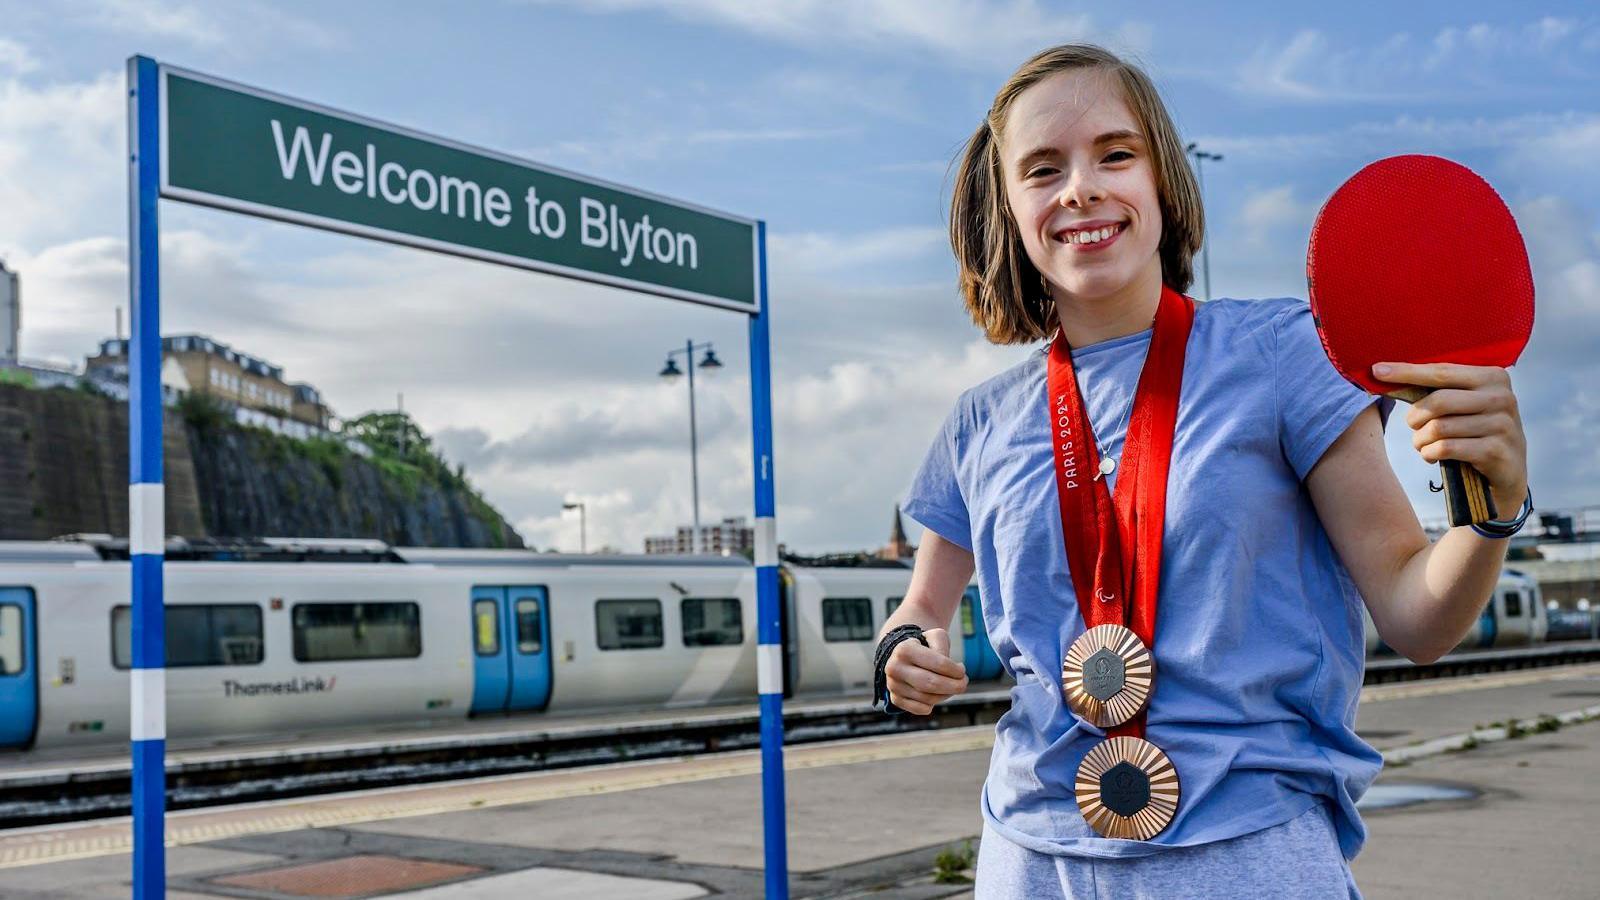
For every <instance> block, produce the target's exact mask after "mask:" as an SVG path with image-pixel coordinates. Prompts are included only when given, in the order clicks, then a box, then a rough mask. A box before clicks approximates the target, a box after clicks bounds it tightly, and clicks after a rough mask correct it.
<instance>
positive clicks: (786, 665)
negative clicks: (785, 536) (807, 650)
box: [778, 566, 800, 700]
mask: <svg viewBox="0 0 1600 900" xmlns="http://www.w3.org/2000/svg"><path fill="white" fill-rule="evenodd" d="M794 595H795V583H794V576H793V575H791V574H790V573H789V570H788V569H786V568H783V567H782V566H780V567H779V568H778V640H779V643H781V644H782V645H783V697H784V699H785V700H787V699H789V698H790V697H793V696H794V686H795V685H797V684H799V683H800V644H799V642H798V641H797V640H796V639H795V635H797V634H799V633H800V630H799V629H798V628H796V627H795V623H794V616H795V605H796V604H795V602H794Z"/></svg>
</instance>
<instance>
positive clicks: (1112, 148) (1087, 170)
mask: <svg viewBox="0 0 1600 900" xmlns="http://www.w3.org/2000/svg"><path fill="white" fill-rule="evenodd" d="M1001 137H1002V140H1001V144H1000V146H1001V150H1000V163H1001V166H1002V168H1003V170H1004V177H1005V188H1006V198H1007V200H1008V202H1009V204H1010V207H1011V214H1012V216H1013V217H1014V218H1015V220H1016V224H1017V230H1018V231H1019V232H1021V234H1022V245H1023V247H1024V248H1025V249H1026V250H1027V252H1028V259H1030V260H1032V262H1033V265H1034V267H1035V268H1037V269H1038V270H1039V271H1040V272H1041V273H1043V274H1044V276H1045V278H1046V279H1047V280H1048V281H1049V282H1050V286H1051V293H1052V294H1053V295H1054V296H1056V297H1057V298H1060V297H1061V296H1062V293H1063V292H1065V293H1066V294H1067V295H1069V296H1071V297H1072V298H1074V299H1079V300H1096V299H1104V298H1108V297H1115V296H1117V295H1119V294H1120V293H1122V292H1123V291H1125V290H1128V289H1129V288H1130V286H1133V285H1136V284H1144V283H1146V282H1147V281H1151V280H1153V281H1154V283H1156V284H1159V283H1160V280H1161V259H1160V256H1159V255H1158V248H1159V246H1160V243H1161V204H1160V200H1159V197H1158V195H1157V192H1156V178H1155V169H1154V166H1153V163H1152V160H1151V158H1150V151H1149V147H1148V145H1147V144H1146V141H1145V136H1144V134H1143V131H1142V129H1141V128H1140V127H1139V122H1138V119H1137V118H1135V117H1134V115H1133V112H1132V110H1130V109H1129V108H1128V104H1127V103H1126V102H1125V101H1124V100H1123V96H1122V91H1121V89H1120V87H1119V86H1118V84H1117V82H1116V80H1115V78H1114V77H1112V76H1110V75H1109V73H1105V72H1102V71H1099V70H1094V69H1078V70H1073V71H1068V72H1059V73H1057V74H1055V75H1051V76H1049V77H1048V78H1045V79H1044V80H1043V81H1040V82H1039V83H1037V84H1035V85H1033V86H1032V87H1030V88H1028V89H1027V90H1025V91H1023V92H1022V93H1021V94H1019V95H1018V96H1017V98H1016V100H1014V101H1012V104H1011V110H1010V112H1009V113H1008V114H1007V118H1006V125H1005V133H1004V134H1003V135H1002V136H1001ZM1152 268H1153V269H1154V272H1153V277H1152V271H1151V270H1152Z"/></svg>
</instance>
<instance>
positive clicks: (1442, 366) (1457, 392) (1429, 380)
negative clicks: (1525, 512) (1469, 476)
mask: <svg viewBox="0 0 1600 900" xmlns="http://www.w3.org/2000/svg"><path fill="white" fill-rule="evenodd" d="M1372 374H1373V375H1374V376H1376V377H1377V378H1381V379H1383V380H1384V381H1387V382H1389V383H1390V384H1394V385H1408V384H1414V385H1418V386H1420V387H1425V388H1429V389H1431V390H1432V393H1430V394H1428V395H1427V396H1426V397H1423V398H1422V399H1421V400H1418V401H1417V402H1415V403H1413V404H1411V408H1410V409H1409V410H1407V411H1406V424H1407V425H1410V426H1411V429H1412V433H1411V443H1412V445H1413V446H1414V447H1416V448H1417V452H1418V453H1421V454H1422V458H1423V459H1425V460H1427V461H1428V462H1430V463H1437V462H1439V461H1440V460H1443V459H1454V460H1459V461H1461V462H1464V463H1469V464H1471V465H1472V467H1473V468H1474V469H1477V470H1478V472H1479V474H1481V475H1483V477H1484V478H1485V479H1486V480H1488V482H1489V487H1490V490H1491V492H1492V493H1493V495H1494V504H1495V507H1496V511H1497V513H1498V514H1499V518H1502V519H1509V518H1514V517H1515V516H1516V514H1517V510H1518V509H1520V508H1521V507H1522V501H1523V499H1524V498H1525V496H1526V495H1527V492H1528V439H1527V436H1526V435H1524V434H1523V432H1522V415H1521V413H1519V412H1518V410H1517V398H1516V395H1515V394H1513V393H1512V392H1511V376H1510V375H1509V374H1507V373H1506V370H1505V369H1502V368H1500V367H1499V366H1462V365H1456V364H1454V363H1425V364H1420V365H1414V364H1410V363H1378V364H1377V365H1375V366H1373V367H1372Z"/></svg>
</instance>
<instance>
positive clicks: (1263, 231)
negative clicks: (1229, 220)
mask: <svg viewBox="0 0 1600 900" xmlns="http://www.w3.org/2000/svg"><path fill="white" fill-rule="evenodd" d="M1317 209H1318V204H1317V203H1315V202H1310V201H1305V200H1301V199H1300V198H1299V197H1298V196H1296V192H1295V187H1294V185H1291V184H1284V185H1279V186H1278V187H1274V188H1267V189H1263V190H1254V191H1251V192H1250V194H1249V196H1248V197H1246V199H1245V201H1244V205H1243V206H1242V207H1241V208H1240V210H1239V224H1240V225H1241V226H1242V228H1241V229H1240V234H1241V237H1242V238H1243V241H1244V243H1246V244H1248V245H1251V246H1252V247H1254V248H1256V249H1261V248H1265V247H1268V246H1271V245H1281V244H1282V243H1285V240H1284V239H1285V238H1291V237H1292V238H1293V240H1298V241H1299V242H1301V243H1304V241H1305V236H1306V235H1307V234H1308V233H1309V232H1310V230H1311V223H1312V221H1314V220H1315V219H1316V215H1317ZM1290 243H1292V241H1290Z"/></svg>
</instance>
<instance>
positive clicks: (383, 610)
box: [0, 535, 1545, 764]
mask: <svg viewBox="0 0 1600 900" xmlns="http://www.w3.org/2000/svg"><path fill="white" fill-rule="evenodd" d="M126 543H127V542H126V541H125V540H120V541H119V540H113V539H111V538H109V537H108V536H104V535H100V536H80V537H77V538H75V539H70V540H57V541H47V542H28V541H0V764H3V761H4V759H5V758H6V757H7V756H10V757H12V758H16V757H17V756H18V755H22V756H26V755H28V754H30V753H37V752H40V751H52V752H54V751H64V754H65V755H67V756H71V755H73V753H72V751H73V749H74V748H84V749H86V750H89V749H93V748H95V747H101V748H103V747H105V746H106V745H114V744H117V743H122V742H125V741H127V740H128V737H129V690H130V689H129V684H128V682H129V678H130V676H129V670H130V667H131V663H132V660H131V619H132V609H131V606H130V599H129V598H130V586H129V585H130V571H129V567H130V563H129V561H128V556H127V545H126ZM167 557H168V559H167V562H166V564H165V566H164V581H165V587H164V593H165V602H166V658H167V672H166V676H165V678H166V697H167V702H166V721H167V737H168V740H169V742H170V743H172V744H173V745H174V746H188V747H204V746H211V745H218V744H222V743H228V744H239V743H248V742H250V741H252V740H269V739H281V738H282V737H283V736H284V735H286V734H303V733H309V732H314V731H316V730H318V729H331V728H345V729H348V728H351V727H352V726H355V727H361V726H368V725H371V726H379V725H382V726H402V725H406V724H416V725H425V724H430V723H431V724H443V723H447V722H448V721H449V720H464V719H468V718H479V717H490V716H510V715H528V716H539V715H547V714H551V713H573V714H579V713H584V712H587V711H599V710H617V709H619V708H641V709H642V708H652V709H661V708H677V707H686V708H687V707H702V706H710V705H715V704H725V703H736V702H747V701H749V700H751V699H752V698H753V697H754V696H755V695H756V683H757V677H756V656H757V654H756V644H757V639H756V627H755V624H756V621H757V616H756V587H755V569H754V568H753V567H752V566H751V564H750V563H749V562H748V561H747V560H745V559H743V558H741V557H715V556H689V557H670V556H644V555H618V556H602V555H561V554H548V553H536V552H533V551H526V550H469V549H436V548H405V547H390V546H388V545H386V544H383V543H381V542H378V541H339V540H317V539H301V540H295V539H267V540H261V541H250V542H215V543H213V544H211V545H206V546H201V545H197V544H190V543H188V542H184V541H181V540H179V541H175V542H172V541H169V544H168V547H167ZM910 576H911V571H910V569H909V567H908V566H907V565H905V564H900V563H894V562H886V563H884V564H883V565H880V566H875V567H874V566H835V565H808V564H802V563H800V562H795V561H788V560H786V561H785V562H784V563H783V564H782V565H781V566H780V568H779V583H780V592H779V593H780V597H779V601H780V608H781V619H780V622H781V629H780V630H781V634H782V645H781V649H782V676H783V690H784V695H785V697H789V698H813V697H816V698H822V697H841V698H848V697H856V698H860V699H862V700H865V699H866V698H867V697H868V695H869V694H870V686H869V685H870V680H871V677H872V653H873V650H874V647H875V642H874V638H875V637H876V635H877V632H878V630H879V629H880V628H881V627H882V625H883V623H884V621H885V619H886V618H887V617H888V616H889V615H890V614H891V613H893V611H894V609H895V607H896V606H897V605H898V604H899V603H900V601H901V599H902V598H903V597H904V596H905V592H906V588H907V586H908V584H909V582H910ZM982 608H983V607H982V598H981V596H980V594H979V591H978V588H977V586H976V585H975V584H974V585H969V586H968V587H967V589H966V592H965V593H964V595H963V597H962V599H961V602H960V604H959V606H958V608H957V611H956V613H955V615H954V616H953V618H952V620H951V623H950V626H949V627H950V633H951V637H952V640H951V648H950V649H951V655H952V656H953V657H955V658H957V659H959V660H961V661H962V662H963V663H964V664H965V665H966V667H967V672H968V675H969V678H970V680H971V682H973V683H974V684H981V683H983V682H1003V681H1004V680H1005V675H1004V672H1003V667H1002V666H1001V663H1000V659H999V657H998V656H997V655H996V654H995V650H994V648H993V646H992V645H991V644H990V642H989V638H988V635H987V633H986V631H985V629H984V625H983V615H982ZM1367 635H1368V638H1367V648H1368V652H1369V653H1371V654H1380V653H1382V652H1384V650H1385V648H1384V647H1382V645H1381V643H1380V642H1379V641H1378V640H1377V636H1376V633H1375V631H1374V629H1373V627H1372V623H1371V620H1370V618H1369V619H1368V621H1367ZM1544 638H1545V624H1544V604H1543V603H1542V602H1541V600H1540V597H1539V591H1538V585H1537V584H1535V583H1534V582H1533V581H1532V579H1529V578H1527V577H1525V576H1523V575H1522V574H1521V573H1518V572H1516V571H1514V570H1507V571H1506V572H1505V573H1504V574H1503V575H1502V577H1501V579H1500V586H1499V587H1498V588H1497V589H1496V591H1495V594H1494V596H1493V597H1492V598H1490V600H1489V601H1488V603H1487V604H1486V605H1485V607H1484V613H1483V616H1482V617H1481V618H1480V619H1479V621H1478V623H1477V625H1475V626H1474V628H1473V629H1472V631H1471V632H1470V633H1469V634H1468V635H1467V637H1466V639H1464V640H1463V642H1462V646H1463V647H1464V648H1468V647H1500V646H1507V645H1513V644H1528V643H1537V642H1541V641H1543V640H1544Z"/></svg>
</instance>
